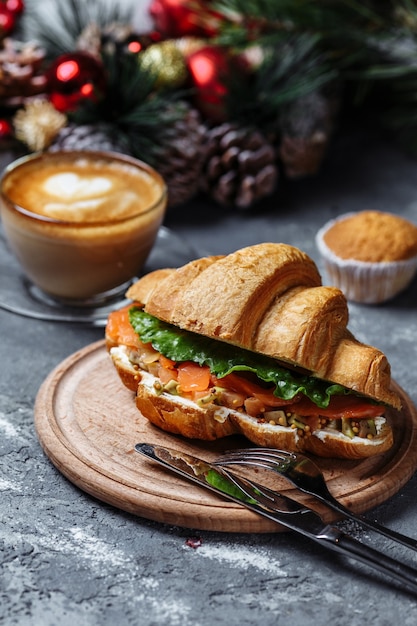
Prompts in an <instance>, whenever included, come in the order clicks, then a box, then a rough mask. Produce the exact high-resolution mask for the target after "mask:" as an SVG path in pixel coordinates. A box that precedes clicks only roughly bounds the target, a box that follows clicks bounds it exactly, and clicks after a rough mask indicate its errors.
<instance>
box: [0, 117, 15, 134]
mask: <svg viewBox="0 0 417 626" xmlns="http://www.w3.org/2000/svg"><path fill="white" fill-rule="evenodd" d="M12 135H13V127H12V125H11V124H10V122H8V121H7V120H2V119H0V139H8V138H9V137H11V136H12Z"/></svg>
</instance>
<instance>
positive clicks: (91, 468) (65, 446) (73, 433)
mask: <svg viewBox="0 0 417 626" xmlns="http://www.w3.org/2000/svg"><path fill="white" fill-rule="evenodd" d="M395 388H396V391H397V392H398V393H399V395H400V396H401V399H402V403H403V410H402V412H401V413H397V412H393V413H392V414H391V415H390V416H389V419H390V420H391V421H392V422H393V423H394V422H395V425H394V429H395V430H394V432H395V444H394V446H393V448H392V449H391V450H390V451H389V452H387V453H386V454H383V455H380V456H377V457H375V458H370V459H364V460H359V461H358V460H348V461H339V460H334V459H317V458H316V459H315V460H316V461H318V464H319V465H320V466H321V468H322V469H323V471H324V473H325V476H326V479H327V481H328V485H329V488H330V490H331V491H332V493H333V495H335V496H336V497H337V498H339V499H340V500H341V501H342V502H343V504H345V505H347V506H348V507H349V508H351V509H352V510H353V511H355V512H357V513H362V512H364V511H365V510H368V509H371V508H373V507H375V506H377V505H378V504H380V503H381V502H383V501H385V500H387V499H388V498H390V497H391V496H392V495H393V494H394V493H396V492H397V491H398V490H399V489H400V488H401V487H402V486H403V485H404V484H405V483H406V482H407V481H408V480H409V478H410V477H411V476H412V474H413V473H414V471H415V470H416V468H417V435H416V432H417V430H416V429H417V412H416V409H415V407H414V406H413V404H412V402H411V400H410V399H409V398H408V397H407V395H406V394H405V393H404V391H403V390H402V389H401V388H399V387H398V386H397V385H395ZM35 427H36V431H37V435H38V437H39V440H40V442H41V445H42V447H43V449H44V451H45V453H46V454H47V455H48V457H49V458H50V460H51V461H52V463H53V464H54V465H55V466H56V467H57V468H58V470H59V471H60V472H61V473H62V474H63V475H64V476H66V477H67V478H68V479H69V480H70V481H71V482H73V483H74V484H75V485H77V486H78V487H79V488H81V489H82V490H84V491H85V492H87V493H89V494H91V495H92V496H94V497H96V498H98V499H99V500H101V501H103V502H106V503H108V504H111V505H113V506H116V507H118V508H120V509H122V510H125V511H128V512H130V513H133V514H136V515H139V516H141V517H144V518H147V519H151V520H154V521H158V522H163V523H167V524H173V525H178V526H184V527H187V528H193V529H199V530H211V531H226V532H242V533H246V532H256V533H259V532H277V531H282V530H283V528H282V527H280V526H278V525H277V524H274V523H273V522H271V521H269V520H267V519H264V518H262V517H260V516H258V515H257V514H255V513H253V512H251V511H248V510H247V509H245V508H244V507H241V506H239V505H238V504H234V503H231V502H227V501H225V500H223V499H222V498H221V497H220V496H217V495H216V494H214V493H211V492H209V491H207V490H205V489H203V488H200V487H198V486H197V485H194V484H192V483H189V482H188V481H186V480H185V479H182V478H181V477H179V476H177V475H175V474H173V473H171V472H169V471H167V470H165V469H164V468H161V467H160V466H157V465H156V464H155V463H153V462H151V461H149V460H148V459H146V458H145V457H143V456H141V455H139V454H138V453H136V452H135V450H134V446H135V444H136V443H144V442H145V443H158V444H160V445H166V446H168V447H171V448H177V449H178V450H181V451H182V452H186V453H188V454H192V455H195V456H199V457H201V458H203V459H205V460H207V461H210V460H212V459H213V458H214V457H215V456H216V455H217V454H219V453H220V452H222V451H224V450H228V449H231V448H234V447H242V446H245V445H246V446H247V445H249V444H248V442H247V440H244V439H243V438H238V437H236V438H235V437H232V438H230V437H229V438H226V439H222V440H219V441H216V442H214V443H213V442H209V443H208V442H199V441H195V440H192V441H190V440H185V439H183V438H181V437H177V436H173V435H169V434H168V433H165V432H162V431H160V430H159V429H156V428H155V427H154V426H152V425H151V424H150V423H149V422H148V421H147V420H146V419H145V418H144V417H143V416H142V415H141V414H140V413H139V412H138V410H137V409H136V406H135V403H134V396H133V394H132V393H131V392H129V391H128V390H127V389H126V388H125V387H123V385H122V383H121V382H120V379H119V377H118V375H117V373H116V370H115V369H114V367H113V364H112V362H111V359H110V357H109V355H108V354H107V352H106V349H105V345H104V341H99V342H96V343H94V344H91V345H89V346H87V347H86V348H84V349H82V350H80V351H79V352H76V353H74V354H73V355H71V356H70V357H68V358H67V359H65V360H64V361H63V362H62V363H61V364H60V365H59V366H58V367H56V368H55V369H54V370H53V371H52V372H51V373H50V375H49V376H48V377H47V379H46V380H45V381H44V383H43V384H42V386H41V388H40V390H39V393H38V396H37V399H36V404H35ZM274 481H275V482H274V486H275V488H277V489H279V490H280V491H281V492H283V493H285V494H286V495H289V496H290V497H293V498H295V499H299V498H300V494H299V493H298V492H296V491H295V490H294V489H292V488H291V487H289V485H288V483H287V482H285V481H284V480H283V479H280V478H279V477H275V478H274ZM304 501H305V502H307V503H308V504H309V505H310V506H312V508H315V509H316V510H317V511H319V512H320V513H322V514H323V517H324V519H325V520H326V521H331V520H334V519H336V516H335V514H333V513H332V512H329V510H328V509H327V508H326V507H324V506H323V505H319V504H317V503H316V502H315V501H314V500H312V499H311V498H310V499H308V498H307V499H305V498H304Z"/></svg>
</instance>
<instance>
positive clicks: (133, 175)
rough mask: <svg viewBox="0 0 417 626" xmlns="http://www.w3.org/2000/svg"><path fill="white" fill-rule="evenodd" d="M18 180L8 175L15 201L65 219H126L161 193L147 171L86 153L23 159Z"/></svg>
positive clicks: (153, 200) (85, 220) (80, 220)
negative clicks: (34, 162) (67, 158)
mask: <svg viewBox="0 0 417 626" xmlns="http://www.w3.org/2000/svg"><path fill="white" fill-rule="evenodd" d="M21 180H22V179H21V178H20V184H19V181H18V180H17V177H16V180H15V179H14V177H13V175H12V176H10V177H9V179H8V186H7V193H8V195H9V197H10V198H11V199H12V200H13V201H14V202H15V203H16V204H17V205H19V206H21V207H22V208H24V209H26V210H29V211H31V212H33V213H37V214H38V215H43V216H45V217H49V218H53V219H57V220H60V221H65V222H99V221H102V220H103V218H105V219H106V220H111V221H113V220H120V219H125V218H128V217H130V216H131V215H133V214H137V213H138V212H141V211H145V210H147V209H148V208H149V206H151V205H153V204H154V203H155V202H156V200H157V198H158V194H159V193H160V189H159V187H158V186H157V185H156V183H155V182H154V180H153V179H152V177H151V176H149V175H148V174H147V172H145V171H143V172H142V171H139V170H138V169H137V168H134V167H132V166H130V165H129V164H123V163H119V162H117V163H116V162H115V163H109V162H108V161H106V162H104V161H91V160H89V159H78V160H74V161H73V162H71V163H53V162H48V163H47V162H45V163H43V164H41V165H40V166H38V167H35V166H33V167H31V166H30V165H27V166H26V171H25V178H24V184H21Z"/></svg>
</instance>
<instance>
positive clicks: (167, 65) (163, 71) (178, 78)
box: [138, 39, 187, 88]
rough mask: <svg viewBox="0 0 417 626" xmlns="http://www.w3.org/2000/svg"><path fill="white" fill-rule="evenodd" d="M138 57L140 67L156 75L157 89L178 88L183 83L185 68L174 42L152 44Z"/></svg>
mask: <svg viewBox="0 0 417 626" xmlns="http://www.w3.org/2000/svg"><path fill="white" fill-rule="evenodd" d="M138 56H139V63H140V65H141V67H142V68H143V69H145V70H148V71H150V72H152V73H154V74H156V76H157V79H156V86H157V87H159V88H160V87H180V86H181V85H182V84H183V83H184V82H185V80H186V78H187V68H186V65H185V61H184V57H183V54H182V52H181V51H180V50H179V49H178V46H177V45H176V43H175V42H174V41H171V40H169V39H167V40H166V41H162V42H160V43H154V44H152V45H151V46H149V47H148V48H146V50H144V51H143V52H140V53H139V55H138Z"/></svg>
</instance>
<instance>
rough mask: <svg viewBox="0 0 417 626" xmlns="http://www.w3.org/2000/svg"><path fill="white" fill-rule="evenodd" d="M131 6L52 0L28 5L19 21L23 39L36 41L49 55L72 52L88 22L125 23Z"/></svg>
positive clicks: (103, 23)
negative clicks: (21, 21) (128, 7)
mask: <svg viewBox="0 0 417 626" xmlns="http://www.w3.org/2000/svg"><path fill="white" fill-rule="evenodd" d="M131 18H132V16H131V9H127V8H126V7H125V8H123V6H121V4H119V3H113V2H110V3H109V2H105V1H103V0H87V1H86V0H55V1H54V2H53V3H52V2H48V4H47V5H45V4H43V3H42V2H40V0H34V4H33V5H32V4H28V6H27V9H26V13H25V16H24V21H23V32H24V36H25V39H27V40H36V41H38V42H39V43H40V44H41V45H42V46H43V47H44V48H45V50H46V52H47V56H48V57H49V58H55V57H57V56H59V55H61V54H64V53H68V52H73V51H74V50H75V48H76V43H77V39H78V37H79V36H80V34H81V33H82V31H83V30H84V29H85V28H86V27H87V26H88V25H90V24H97V25H98V26H100V27H104V26H106V25H108V24H111V23H112V22H123V23H129V22H130V21H131Z"/></svg>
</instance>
